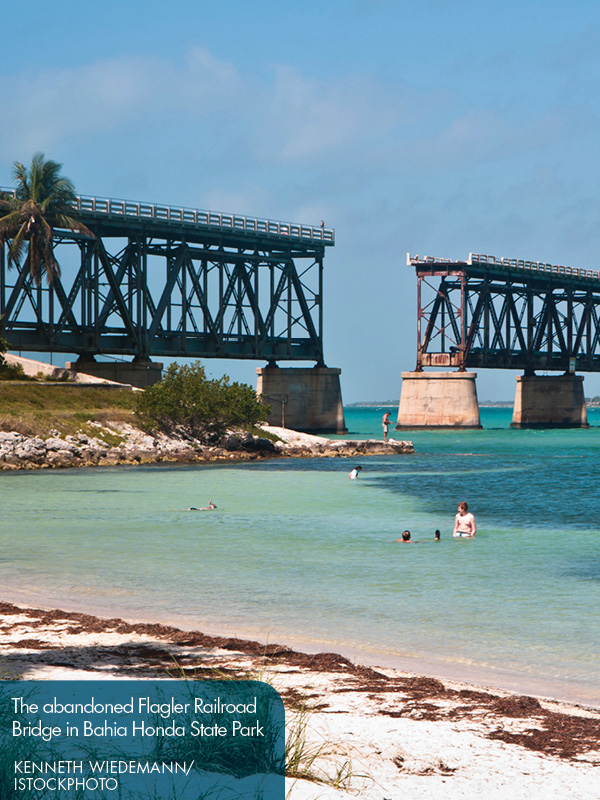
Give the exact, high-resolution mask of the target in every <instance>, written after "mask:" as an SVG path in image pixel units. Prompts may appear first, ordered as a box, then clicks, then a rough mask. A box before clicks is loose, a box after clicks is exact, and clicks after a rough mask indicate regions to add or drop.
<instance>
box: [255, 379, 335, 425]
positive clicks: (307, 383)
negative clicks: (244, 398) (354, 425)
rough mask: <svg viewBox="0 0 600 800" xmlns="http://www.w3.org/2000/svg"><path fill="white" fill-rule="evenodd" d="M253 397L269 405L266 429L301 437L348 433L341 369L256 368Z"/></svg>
mask: <svg viewBox="0 0 600 800" xmlns="http://www.w3.org/2000/svg"><path fill="white" fill-rule="evenodd" d="M256 373H257V376H258V380H257V384H256V394H257V395H259V397H262V399H263V400H264V401H265V403H269V404H270V405H271V416H270V417H269V419H268V423H269V425H276V426H278V427H282V428H291V429H292V430H296V431H303V432H304V433H348V429H347V428H346V421H345V419H344V406H343V404H342V390H341V387H340V373H341V370H340V369H333V368H329V367H320V366H316V367H312V368H306V367H277V366H267V367H259V368H258V369H257V370H256Z"/></svg>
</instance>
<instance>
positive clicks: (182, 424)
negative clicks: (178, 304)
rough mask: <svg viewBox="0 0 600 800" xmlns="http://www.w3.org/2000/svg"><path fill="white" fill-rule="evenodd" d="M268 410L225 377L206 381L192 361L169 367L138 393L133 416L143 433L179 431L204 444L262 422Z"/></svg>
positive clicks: (251, 392) (250, 390) (252, 394)
mask: <svg viewBox="0 0 600 800" xmlns="http://www.w3.org/2000/svg"><path fill="white" fill-rule="evenodd" d="M270 410H271V409H270V406H267V405H265V404H264V403H261V402H260V401H259V400H257V398H256V393H255V391H254V389H253V388H252V387H251V386H248V385H247V384H244V383H236V382H234V383H230V382H229V377H228V376H227V375H224V376H223V377H222V378H214V379H209V378H207V377H206V371H205V369H204V367H203V366H202V364H201V363H200V362H199V361H196V362H194V363H193V364H189V365H179V364H171V365H170V366H169V367H168V369H167V371H166V372H165V376H164V378H163V379H162V380H161V381H160V382H159V383H156V384H154V386H151V387H150V388H149V389H146V391H145V392H140V393H139V395H138V398H137V409H136V413H137V415H138V417H139V419H140V421H141V423H142V425H143V426H144V427H145V428H146V429H149V430H161V431H164V432H165V433H173V432H176V431H178V430H179V431H182V432H185V433H188V434H189V435H191V436H194V437H195V438H197V439H200V440H201V441H205V440H207V439H208V438H210V437H212V436H215V437H218V436H222V435H223V434H224V433H225V431H227V429H228V428H236V427H238V428H239V427H244V426H248V425H256V424H257V423H258V422H264V421H265V420H266V419H267V417H268V414H269V412H270Z"/></svg>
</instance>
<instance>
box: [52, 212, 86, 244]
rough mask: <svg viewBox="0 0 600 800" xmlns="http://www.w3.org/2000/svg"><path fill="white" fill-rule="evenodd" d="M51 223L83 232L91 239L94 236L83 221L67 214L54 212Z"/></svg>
mask: <svg viewBox="0 0 600 800" xmlns="http://www.w3.org/2000/svg"><path fill="white" fill-rule="evenodd" d="M52 223H53V225H54V226H55V227H56V228H68V229H69V230H71V231H77V232H78V233H83V234H85V235H86V236H89V237H90V238H92V239H95V238H96V237H95V234H94V233H92V231H91V230H90V229H89V228H88V227H87V225H84V224H83V222H80V221H79V220H78V219H75V217H70V216H68V214H55V215H54V216H53V218H52Z"/></svg>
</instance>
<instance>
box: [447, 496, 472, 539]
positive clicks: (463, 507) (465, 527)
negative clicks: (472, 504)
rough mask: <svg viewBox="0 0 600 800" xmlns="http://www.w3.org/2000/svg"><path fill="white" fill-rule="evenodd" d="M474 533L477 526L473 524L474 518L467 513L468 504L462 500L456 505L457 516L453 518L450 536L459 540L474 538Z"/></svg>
mask: <svg viewBox="0 0 600 800" xmlns="http://www.w3.org/2000/svg"><path fill="white" fill-rule="evenodd" d="M476 533H477V525H476V523H475V517H474V516H473V514H471V512H470V511H469V505H468V503H465V501H464V500H463V501H462V502H461V503H459V504H458V514H457V515H456V517H455V518H454V530H453V531H452V536H453V537H454V538H455V539H460V538H461V537H472V536H475V534H476Z"/></svg>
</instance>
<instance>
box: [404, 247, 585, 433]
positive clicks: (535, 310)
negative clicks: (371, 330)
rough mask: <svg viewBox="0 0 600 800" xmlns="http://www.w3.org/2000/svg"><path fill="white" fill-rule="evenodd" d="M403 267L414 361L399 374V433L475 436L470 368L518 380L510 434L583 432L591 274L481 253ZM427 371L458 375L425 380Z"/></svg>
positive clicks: (417, 261)
mask: <svg viewBox="0 0 600 800" xmlns="http://www.w3.org/2000/svg"><path fill="white" fill-rule="evenodd" d="M407 264H408V266H410V267H413V268H414V269H415V272H416V277H417V361H416V367H415V370H414V371H413V372H405V373H403V374H402V377H403V381H402V394H401V399H400V408H399V415H398V426H399V427H430V426H433V427H471V428H477V427H481V424H480V419H479V406H478V403H477V391H476V383H475V378H476V374H475V373H474V372H469V369H470V368H484V369H513V370H514V369H519V370H522V371H523V374H522V375H521V376H518V377H517V387H516V395H515V404H514V411H513V422H512V425H513V426H514V427H586V426H587V415H586V409H585V398H584V392H583V377H582V376H581V375H578V374H576V372H599V371H600V321H599V317H600V314H599V309H600V273H599V272H598V271H596V270H589V269H573V268H571V267H563V266H558V265H554V264H547V263H543V262H539V261H522V260H518V259H511V258H496V257H494V256H488V255H482V254H478V253H470V254H469V257H468V259H467V260H465V261H452V260H449V259H439V258H430V257H424V258H419V256H413V257H411V256H410V254H408V256H407ZM433 367H436V368H438V369H440V368H455V370H456V371H452V372H439V371H438V372H426V371H425V368H433ZM536 371H543V372H544V373H548V372H552V371H556V372H559V373H560V374H558V375H548V374H544V375H537V374H536Z"/></svg>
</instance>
